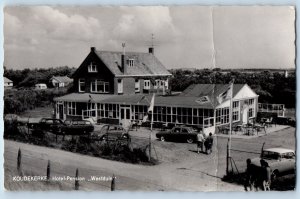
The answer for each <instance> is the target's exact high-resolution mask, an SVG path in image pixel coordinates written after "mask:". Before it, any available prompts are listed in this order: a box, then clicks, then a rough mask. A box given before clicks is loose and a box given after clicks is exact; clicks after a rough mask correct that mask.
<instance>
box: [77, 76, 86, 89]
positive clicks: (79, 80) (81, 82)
mask: <svg viewBox="0 0 300 199" xmlns="http://www.w3.org/2000/svg"><path fill="white" fill-rule="evenodd" d="M81 84H84V90H81V89H80V87H81ZM78 91H79V92H85V79H82V78H81V79H78Z"/></svg>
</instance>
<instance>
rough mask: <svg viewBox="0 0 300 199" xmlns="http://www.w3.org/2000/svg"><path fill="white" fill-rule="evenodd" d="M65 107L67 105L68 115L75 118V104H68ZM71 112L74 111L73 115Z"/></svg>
mask: <svg viewBox="0 0 300 199" xmlns="http://www.w3.org/2000/svg"><path fill="white" fill-rule="evenodd" d="M67 105H68V107H67V109H68V110H67V113H68V115H73V116H76V102H68V103H67ZM73 111H74V113H73Z"/></svg>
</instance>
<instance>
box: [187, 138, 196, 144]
mask: <svg viewBox="0 0 300 199" xmlns="http://www.w3.org/2000/svg"><path fill="white" fill-rule="evenodd" d="M186 141H187V143H189V144H191V143H193V142H194V140H193V139H192V138H188V139H187V140H186Z"/></svg>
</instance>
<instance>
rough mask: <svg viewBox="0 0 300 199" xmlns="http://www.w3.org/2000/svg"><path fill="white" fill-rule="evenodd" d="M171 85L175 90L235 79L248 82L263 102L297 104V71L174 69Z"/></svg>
mask: <svg viewBox="0 0 300 199" xmlns="http://www.w3.org/2000/svg"><path fill="white" fill-rule="evenodd" d="M170 72H171V73H172V74H173V77H172V78H171V79H170V86H171V89H172V90H173V91H183V90H184V89H186V88H187V87H188V86H189V85H191V84H227V83H229V82H230V81H231V80H232V79H234V80H235V81H234V82H235V84H248V85H249V86H250V87H251V88H252V89H253V90H254V91H255V92H256V93H257V94H258V95H259V102H261V103H278V104H285V106H286V107H287V108H294V107H295V106H296V76H295V73H291V74H289V76H288V77H285V75H284V74H283V73H279V72H270V71H267V70H266V71H261V72H253V73H249V72H247V73H242V72H237V71H231V72H227V73H222V71H220V70H209V69H203V70H194V71H190V70H182V69H172V70H170Z"/></svg>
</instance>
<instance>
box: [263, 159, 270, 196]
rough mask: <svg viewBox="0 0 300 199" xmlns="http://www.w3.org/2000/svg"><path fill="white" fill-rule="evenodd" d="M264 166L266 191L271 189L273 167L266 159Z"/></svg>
mask: <svg viewBox="0 0 300 199" xmlns="http://www.w3.org/2000/svg"><path fill="white" fill-rule="evenodd" d="M262 167H263V171H264V179H263V188H264V191H270V187H271V168H270V167H269V164H268V162H266V161H264V163H263V165H262Z"/></svg>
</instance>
